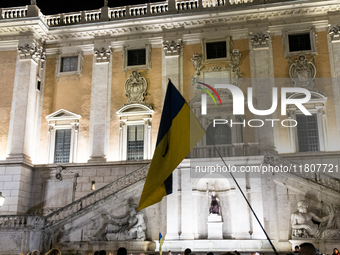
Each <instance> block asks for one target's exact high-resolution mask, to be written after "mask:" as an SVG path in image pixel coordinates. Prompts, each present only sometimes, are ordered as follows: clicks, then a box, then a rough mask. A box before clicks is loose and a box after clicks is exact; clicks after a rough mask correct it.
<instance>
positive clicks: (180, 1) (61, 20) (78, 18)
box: [0, 0, 295, 26]
mask: <svg viewBox="0 0 340 255" xmlns="http://www.w3.org/2000/svg"><path fill="white" fill-rule="evenodd" d="M287 1H295V0H266V1H265V2H264V1H263V0H167V1H164V2H157V3H146V4H140V5H130V6H121V7H113V8H101V9H97V10H91V11H79V12H72V13H61V14H55V15H42V14H41V13H39V16H41V18H42V19H43V20H44V21H45V23H46V24H47V25H48V26H66V25H73V24H79V23H91V22H101V21H108V20H116V19H131V18H138V17H141V16H154V15H166V14H171V15H173V14H176V13H181V12H183V13H189V12H192V13H195V12H200V11H205V10H208V9H209V8H213V9H214V11H218V10H227V11H228V10H233V8H234V7H235V8H239V7H242V6H244V7H245V8H247V6H253V5H263V4H266V6H268V4H271V3H278V2H287ZM27 13H28V6H24V7H13V8H2V9H1V8H0V19H15V18H22V17H27Z"/></svg>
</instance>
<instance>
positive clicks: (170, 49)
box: [163, 40, 183, 99]
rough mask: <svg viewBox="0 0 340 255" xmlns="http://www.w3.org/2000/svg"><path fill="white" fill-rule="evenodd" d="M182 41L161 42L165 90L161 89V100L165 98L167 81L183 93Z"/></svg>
mask: <svg viewBox="0 0 340 255" xmlns="http://www.w3.org/2000/svg"><path fill="white" fill-rule="evenodd" d="M181 49H182V40H165V41H163V50H164V55H163V56H164V65H165V69H164V72H165V73H164V74H163V76H164V78H165V84H164V85H165V88H163V99H164V96H165V91H166V86H167V84H168V79H170V80H171V81H172V83H173V84H174V85H175V87H176V88H177V89H178V91H179V92H180V93H183V78H182V69H183V67H182V62H183V61H182V54H181Z"/></svg>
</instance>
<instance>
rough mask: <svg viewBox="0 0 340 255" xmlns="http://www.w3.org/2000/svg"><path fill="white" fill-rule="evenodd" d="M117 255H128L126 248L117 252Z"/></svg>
mask: <svg viewBox="0 0 340 255" xmlns="http://www.w3.org/2000/svg"><path fill="white" fill-rule="evenodd" d="M117 255H127V250H126V248H124V247H120V248H119V249H118V251H117Z"/></svg>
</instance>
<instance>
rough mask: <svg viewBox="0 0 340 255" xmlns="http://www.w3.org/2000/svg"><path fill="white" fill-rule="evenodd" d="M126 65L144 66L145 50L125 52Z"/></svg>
mask: <svg viewBox="0 0 340 255" xmlns="http://www.w3.org/2000/svg"><path fill="white" fill-rule="evenodd" d="M127 55H128V56H127V58H128V59H127V65H128V66H141V65H145V64H146V50H145V49H138V50H128V52H127Z"/></svg>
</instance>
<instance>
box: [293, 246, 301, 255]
mask: <svg viewBox="0 0 340 255" xmlns="http://www.w3.org/2000/svg"><path fill="white" fill-rule="evenodd" d="M299 250H300V247H299V246H298V245H295V247H294V252H293V254H294V255H298V254H299Z"/></svg>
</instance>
